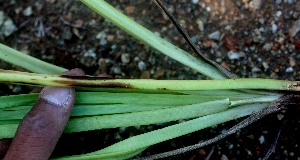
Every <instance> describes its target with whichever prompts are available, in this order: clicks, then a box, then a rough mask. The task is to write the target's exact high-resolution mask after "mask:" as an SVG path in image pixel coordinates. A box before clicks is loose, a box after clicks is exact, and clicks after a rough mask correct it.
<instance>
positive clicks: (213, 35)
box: [208, 31, 221, 41]
mask: <svg viewBox="0 0 300 160" xmlns="http://www.w3.org/2000/svg"><path fill="white" fill-rule="evenodd" d="M220 36H221V33H220V31H215V32H213V33H211V34H209V35H208V38H209V39H212V40H217V41H219V40H220Z"/></svg>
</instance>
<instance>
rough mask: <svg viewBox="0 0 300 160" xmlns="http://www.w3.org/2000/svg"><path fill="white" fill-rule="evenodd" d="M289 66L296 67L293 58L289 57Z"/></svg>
mask: <svg viewBox="0 0 300 160" xmlns="http://www.w3.org/2000/svg"><path fill="white" fill-rule="evenodd" d="M289 64H290V66H291V67H294V66H295V65H296V60H295V59H294V58H293V57H289Z"/></svg>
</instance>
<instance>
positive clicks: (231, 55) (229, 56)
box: [227, 51, 241, 60]
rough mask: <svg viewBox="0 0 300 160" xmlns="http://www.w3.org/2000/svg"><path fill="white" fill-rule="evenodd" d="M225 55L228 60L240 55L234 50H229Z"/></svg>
mask: <svg viewBox="0 0 300 160" xmlns="http://www.w3.org/2000/svg"><path fill="white" fill-rule="evenodd" d="M227 56H228V58H229V59H230V60H235V59H240V57H241V56H240V54H239V53H236V52H234V51H229V52H228V53H227Z"/></svg>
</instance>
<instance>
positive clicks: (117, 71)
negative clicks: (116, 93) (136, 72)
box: [110, 65, 122, 75]
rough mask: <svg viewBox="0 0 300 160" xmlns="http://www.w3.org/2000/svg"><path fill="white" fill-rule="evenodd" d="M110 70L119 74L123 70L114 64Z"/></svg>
mask: <svg viewBox="0 0 300 160" xmlns="http://www.w3.org/2000/svg"><path fill="white" fill-rule="evenodd" d="M110 71H111V72H112V73H113V74H118V75H120V74H122V70H121V68H120V67H119V66H116V65H115V66H112V67H111V68H110Z"/></svg>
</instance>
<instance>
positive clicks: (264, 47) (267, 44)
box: [263, 43, 273, 51]
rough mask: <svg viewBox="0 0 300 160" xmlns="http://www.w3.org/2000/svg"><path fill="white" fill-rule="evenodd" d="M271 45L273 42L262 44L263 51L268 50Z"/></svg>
mask: <svg viewBox="0 0 300 160" xmlns="http://www.w3.org/2000/svg"><path fill="white" fill-rule="evenodd" d="M272 47H273V43H266V44H265V45H264V46H263V50H265V51H270V50H271V49H272Z"/></svg>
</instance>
